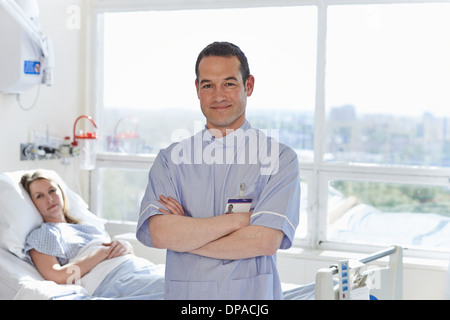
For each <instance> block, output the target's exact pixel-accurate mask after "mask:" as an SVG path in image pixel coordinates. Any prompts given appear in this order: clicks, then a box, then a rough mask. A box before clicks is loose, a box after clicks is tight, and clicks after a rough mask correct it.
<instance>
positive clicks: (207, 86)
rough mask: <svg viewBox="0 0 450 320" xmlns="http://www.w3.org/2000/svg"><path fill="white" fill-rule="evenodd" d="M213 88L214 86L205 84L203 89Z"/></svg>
mask: <svg viewBox="0 0 450 320" xmlns="http://www.w3.org/2000/svg"><path fill="white" fill-rule="evenodd" d="M212 87H213V86H212V84H205V85H204V86H203V87H202V89H211V88H212Z"/></svg>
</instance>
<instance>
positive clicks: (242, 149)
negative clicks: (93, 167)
mask: <svg viewBox="0 0 450 320" xmlns="http://www.w3.org/2000/svg"><path fill="white" fill-rule="evenodd" d="M196 76H197V78H196V81H195V86H196V90H197V95H198V98H199V100H200V106H201V110H202V112H203V114H204V116H205V118H206V126H205V128H204V130H202V131H200V132H198V133H197V134H195V135H194V136H192V137H191V138H188V139H186V140H183V141H181V142H178V143H174V144H172V145H170V146H169V147H168V148H166V149H164V150H161V151H160V152H159V154H158V156H157V158H156V159H155V162H154V164H153V166H152V168H151V170H150V173H149V181H148V186H147V189H146V192H145V195H144V197H143V199H142V204H141V213H140V217H139V220H138V225H137V233H136V235H137V238H138V239H139V241H141V242H142V243H143V244H145V245H147V246H150V247H154V248H161V249H167V255H166V273H165V299H184V300H186V299H229V300H240V299H252V300H256V299H283V292H282V289H281V282H280V278H279V275H278V271H277V264H276V252H277V250H278V249H287V248H289V247H290V246H291V245H292V242H293V239H294V235H295V230H296V227H297V225H298V221H299V210H300V174H299V168H298V159H297V155H296V153H295V152H294V151H293V150H292V149H290V148H289V147H287V146H285V145H283V144H281V143H279V142H278V141H277V140H275V139H274V138H272V137H269V136H267V135H265V133H264V132H262V131H260V130H257V129H254V128H252V127H251V125H250V123H249V122H248V121H247V120H246V115H245V111H246V106H247V98H248V97H250V96H251V95H252V93H253V89H254V84H255V78H254V77H253V76H252V75H251V74H250V70H249V65H248V61H247V58H246V56H245V54H244V53H243V52H242V51H241V50H240V48H239V47H237V46H236V45H234V44H231V43H228V42H214V43H212V44H210V45H208V46H207V47H206V48H205V49H203V51H202V52H201V53H200V54H199V56H198V59H197V63H196Z"/></svg>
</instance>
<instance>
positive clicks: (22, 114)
mask: <svg viewBox="0 0 450 320" xmlns="http://www.w3.org/2000/svg"><path fill="white" fill-rule="evenodd" d="M38 3H39V7H40V12H41V16H40V21H41V26H42V31H43V33H44V34H46V35H48V36H49V37H50V38H51V40H52V42H53V46H54V51H55V69H54V85H53V86H52V87H46V86H41V92H40V98H39V100H38V103H37V105H36V106H35V107H34V108H33V109H32V110H31V111H24V110H22V109H21V108H20V107H19V105H18V104H17V102H16V97H15V96H13V95H4V94H2V93H0V148H1V152H0V154H1V157H0V172H5V171H15V170H21V169H35V168H38V167H44V168H49V169H55V170H57V171H58V172H59V173H60V174H61V175H62V176H63V177H64V178H67V179H69V180H77V179H78V178H79V175H78V170H76V169H75V166H74V165H72V166H70V167H63V166H61V165H60V163H59V161H40V162H38V163H35V162H30V161H20V160H19V159H20V158H19V150H20V143H22V142H29V136H30V134H29V133H30V131H31V130H37V131H39V132H43V133H45V131H46V126H47V125H49V131H50V134H51V135H53V136H57V137H61V138H64V136H71V137H72V136H73V134H72V131H73V124H74V121H75V119H76V118H77V117H78V116H79V115H81V114H84V113H85V112H86V110H85V87H84V83H85V78H86V53H85V52H86V45H85V43H86V32H87V30H86V24H85V21H84V20H85V19H86V10H87V6H86V0H38ZM73 5H75V6H78V7H79V8H80V13H81V15H80V17H81V19H82V20H81V24H80V27H79V28H75V29H69V28H68V27H67V21H68V20H69V19H71V18H73V16H71V15H70V13H67V10H68V8H69V7H70V6H73ZM70 21H73V20H70ZM71 26H73V24H72V25H71ZM2 50H4V49H3V48H2ZM0 76H1V75H0ZM35 94H36V88H33V89H31V90H29V91H28V92H26V93H24V94H23V95H22V98H21V100H22V101H23V105H24V106H29V105H31V103H32V101H33V100H34V97H35ZM84 176H85V174H81V180H83V179H85V178H83V177H84ZM68 183H69V184H72V186H73V184H74V183H72V182H71V181H69V182H68ZM77 189H79V188H77ZM82 189H83V188H81V189H80V192H81V190H82ZM82 193H83V194H84V193H86V191H83V192H82Z"/></svg>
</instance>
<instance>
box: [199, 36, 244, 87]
mask: <svg viewBox="0 0 450 320" xmlns="http://www.w3.org/2000/svg"><path fill="white" fill-rule="evenodd" d="M210 56H215V57H237V58H238V60H239V62H240V63H241V68H240V70H241V74H242V80H243V82H244V83H245V82H246V81H247V79H248V78H249V77H250V67H249V65H248V60H247V57H246V56H245V54H244V52H242V50H241V49H240V48H239V47H238V46H237V45H235V44H232V43H230V42H213V43H211V44H209V45H208V46H207V47H206V48H205V49H203V50H202V51H201V52H200V54H199V55H198V58H197V62H196V64H195V75H196V77H197V81H198V66H199V64H200V61H202V59H203V58H205V57H210Z"/></svg>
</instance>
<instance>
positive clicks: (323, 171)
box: [86, 0, 450, 259]
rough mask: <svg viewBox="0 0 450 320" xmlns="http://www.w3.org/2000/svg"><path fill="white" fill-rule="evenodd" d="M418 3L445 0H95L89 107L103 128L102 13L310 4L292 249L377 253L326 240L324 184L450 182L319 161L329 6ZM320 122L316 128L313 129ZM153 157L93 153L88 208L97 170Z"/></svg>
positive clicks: (94, 197)
mask: <svg viewBox="0 0 450 320" xmlns="http://www.w3.org/2000/svg"><path fill="white" fill-rule="evenodd" d="M418 3H449V1H448V0H381V1H379V0H260V1H258V2H257V3H255V1H252V0H195V1H189V3H186V1H183V0H164V1H161V0H95V1H92V2H90V12H91V13H92V14H91V16H90V20H89V21H90V28H89V31H88V35H87V39H88V63H87V67H88V70H94V72H88V73H87V74H92V75H91V76H89V77H88V79H87V80H88V81H87V87H86V91H87V95H88V100H90V101H87V102H88V103H87V104H88V105H89V106H90V108H89V109H90V110H91V111H92V114H93V115H94V118H95V119H96V121H97V123H98V125H99V127H101V125H102V120H101V119H102V105H103V101H102V96H103V92H102V88H101V87H102V86H101V84H102V83H103V79H102V75H103V66H102V63H101V61H102V55H103V47H102V41H101V40H102V35H103V28H102V24H103V18H102V14H103V13H107V12H119V11H124V12H126V11H137V10H183V9H186V10H189V9H221V8H251V7H272V6H276V7H279V6H315V7H316V8H317V43H316V45H317V48H316V52H317V59H316V89H315V90H316V91H315V115H314V117H315V118H314V123H315V125H314V162H313V163H300V170H301V175H302V178H304V179H306V181H307V183H308V204H307V211H308V219H307V221H308V226H307V231H308V232H307V235H306V238H302V239H295V241H294V246H295V247H301V248H307V249H312V250H339V251H352V252H363V253H367V252H373V251H374V250H378V249H381V248H380V247H378V246H375V245H359V244H351V243H338V242H336V241H329V240H327V237H326V236H327V197H328V191H327V186H328V181H329V180H333V179H355V180H370V181H378V182H391V183H395V182H397V183H406V182H405V179H408V182H407V183H411V184H421V183H422V184H426V185H439V186H442V185H445V186H448V185H449V184H450V168H448V169H447V168H429V167H423V168H422V167H406V166H398V167H396V166H388V165H377V164H336V163H327V162H325V161H324V160H323V159H324V151H325V149H324V143H325V134H326V132H325V125H324V124H326V104H325V77H326V74H325V73H326V39H327V11H328V7H329V6H336V5H370V4H376V5H379V4H418ZM318 124H319V125H318ZM155 157H156V155H149V156H142V155H136V156H133V155H121V154H110V153H100V154H98V155H97V169H94V170H93V171H92V174H91V183H90V190H91V208H92V211H93V212H98V211H99V208H100V205H101V204H100V203H99V201H100V200H99V198H100V192H101V191H100V190H98V188H97V186H98V185H99V183H98V182H99V181H100V180H99V179H100V177H99V170H98V169H99V168H104V167H124V168H130V167H132V168H142V169H150V167H151V165H152V164H153V161H154V160H155ZM449 252H450V249H448V250H447V249H438V248H436V250H433V251H432V252H430V251H428V250H421V249H416V248H415V249H411V250H408V251H407V255H408V256H413V257H431V258H436V257H437V258H443V259H446V258H448V253H449Z"/></svg>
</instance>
